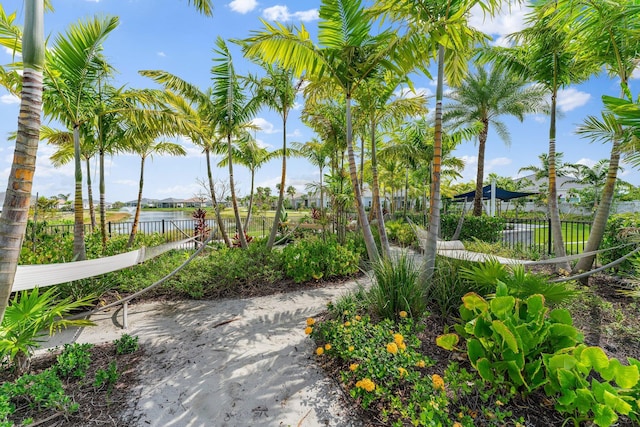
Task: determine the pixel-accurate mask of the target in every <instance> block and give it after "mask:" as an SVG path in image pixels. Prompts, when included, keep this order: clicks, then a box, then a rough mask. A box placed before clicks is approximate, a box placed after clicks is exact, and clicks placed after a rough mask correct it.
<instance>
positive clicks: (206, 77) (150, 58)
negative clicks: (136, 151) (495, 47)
mask: <svg viewBox="0 0 640 427" xmlns="http://www.w3.org/2000/svg"><path fill="white" fill-rule="evenodd" d="M4 3H5V8H6V9H7V11H13V10H17V12H18V22H22V21H23V19H22V1H19V2H4ZM7 3H9V4H8V5H7ZM15 3H18V5H17V6H16V5H15ZM52 3H53V5H54V7H55V12H53V13H48V14H47V15H46V16H45V31H46V33H47V34H49V35H52V37H53V36H55V34H57V33H59V32H61V31H64V30H65V28H67V26H68V25H69V24H71V23H73V22H76V21H77V20H78V19H85V18H88V17H92V16H94V15H96V14H97V15H117V16H119V17H120V25H119V27H118V28H117V29H116V30H115V31H114V32H113V33H111V35H110V36H109V39H108V40H107V42H106V43H105V46H104V47H105V49H104V54H105V55H106V56H107V57H108V58H109V60H110V61H111V63H112V64H113V65H114V67H115V68H116V69H117V70H118V73H117V74H116V80H115V82H114V84H115V85H124V84H127V85H128V86H130V87H137V88H144V87H153V86H154V85H153V83H152V82H151V81H150V80H149V79H147V78H145V77H142V76H140V75H139V74H138V73H137V72H138V70H142V69H161V70H166V71H169V72H172V73H174V74H176V75H178V76H180V77H181V78H183V79H185V80H187V81H189V82H191V83H194V84H196V85H198V86H200V87H201V88H203V89H204V88H206V87H207V86H209V85H210V83H211V74H210V69H211V65H212V58H213V56H214V54H213V47H214V42H215V39H216V37H217V36H222V37H223V38H226V39H228V38H243V37H246V36H248V35H249V32H250V31H252V30H259V29H260V28H261V27H262V26H261V24H260V21H259V19H260V18H262V19H265V20H268V21H274V20H275V21H279V22H287V23H294V24H299V23H300V22H303V23H304V24H305V26H307V27H308V29H309V30H311V32H312V34H314V33H315V28H316V27H317V22H318V20H317V9H318V7H319V3H320V2H319V0H286V1H285V0H260V1H257V0H233V1H230V2H229V1H228V0H225V1H218V0H216V1H214V3H215V10H214V16H213V17H205V16H201V15H199V14H198V13H197V12H196V11H195V10H194V9H193V8H192V7H190V6H188V4H187V1H186V0H57V1H56V0H53V1H52ZM11 7H16V8H17V9H11ZM523 16H524V11H523V10H521V9H512V10H511V11H505V13H503V14H502V15H501V16H499V17H496V18H495V19H494V20H492V21H489V22H486V21H483V20H482V18H481V17H480V16H474V17H473V21H472V22H474V25H476V26H477V27H478V28H479V29H481V30H483V31H485V32H487V33H489V34H492V35H493V36H494V38H495V43H501V42H502V37H503V36H504V35H505V34H508V33H511V32H514V31H518V30H519V29H521V28H522V20H523V19H522V18H523ZM234 53H235V54H234V61H235V62H236V70H237V72H238V73H239V74H243V73H245V72H246V71H247V70H248V69H249V68H250V67H251V70H252V71H255V67H253V66H251V65H249V64H248V63H247V62H246V61H244V60H243V58H242V57H241V55H240V53H239V52H238V51H237V49H236V50H235V51H234ZM10 61H11V55H10V53H9V52H6V51H5V50H0V63H3V64H5V63H8V62H10ZM631 84H632V92H633V93H636V92H637V88H636V87H634V86H635V85H637V83H636V80H633V81H632V82H631ZM415 86H416V87H418V88H420V89H422V90H424V91H425V92H426V93H427V94H433V93H434V92H435V85H434V83H433V82H432V81H429V80H427V79H426V78H420V79H417V80H416V81H415ZM618 93H619V85H618V82H617V81H616V80H614V79H610V78H608V77H607V76H606V75H603V76H600V77H597V78H592V79H591V80H589V81H588V82H585V83H583V84H578V85H572V86H570V87H567V88H565V89H564V90H563V91H562V92H561V94H560V96H559V106H560V108H561V110H562V111H563V117H562V118H561V119H560V120H559V122H558V134H557V150H558V151H561V152H564V160H565V161H567V162H571V163H584V164H587V165H592V164H594V163H595V162H597V161H598V160H600V159H602V158H608V157H609V149H610V147H609V146H608V145H602V144H600V143H590V142H588V141H586V140H583V139H581V138H579V137H578V136H576V135H575V134H574V130H575V128H576V126H577V125H578V124H579V123H581V122H582V121H583V120H584V118H585V117H587V116H588V115H598V114H599V112H600V110H601V106H602V102H601V96H602V94H609V95H618ZM429 107H430V108H433V99H430V101H429ZM17 115H18V100H17V99H16V98H15V97H12V96H11V95H8V94H7V93H6V92H1V91H0V191H4V189H5V188H6V180H7V176H8V174H9V170H10V165H11V159H12V156H13V143H12V142H11V141H9V140H8V138H7V136H8V134H9V133H10V132H12V131H14V130H15V128H16V124H17ZM298 115H299V110H296V111H294V112H293V113H292V115H291V118H290V122H289V124H288V132H289V135H288V139H289V141H299V142H305V141H308V140H310V139H311V138H312V137H313V132H311V131H310V130H309V129H308V128H306V127H305V126H304V125H303V124H302V123H300V121H299V120H298ZM504 121H505V122H506V123H507V125H508V128H509V131H510V133H511V139H512V143H511V145H510V146H509V147H507V146H505V144H504V143H503V142H502V141H501V140H500V139H499V138H498V136H497V135H496V134H495V133H490V134H489V139H488V141H487V152H486V162H485V174H489V173H491V172H495V173H497V174H499V175H501V176H512V177H515V176H516V175H517V173H518V169H520V168H521V167H523V166H527V165H531V164H536V165H537V164H538V163H539V161H538V155H539V154H541V153H542V152H545V151H546V150H547V145H548V128H549V119H548V118H547V117H544V116H531V117H528V118H527V119H526V120H525V121H524V122H523V123H520V122H518V121H517V120H510V119H505V120H504ZM45 122H46V121H45ZM255 122H256V123H257V124H258V125H260V126H261V128H262V130H260V131H257V133H256V137H257V138H258V140H260V141H261V143H262V144H264V145H265V146H267V147H272V148H276V147H279V146H280V145H281V141H282V124H281V123H280V120H279V118H278V116H277V115H275V114H274V113H272V112H270V111H268V110H266V109H265V110H263V111H261V112H260V113H259V114H258V116H257V118H256V119H255ZM178 142H180V143H181V144H183V145H184V146H185V148H186V149H187V151H188V155H187V156H186V157H183V158H178V157H154V158H153V160H151V161H147V163H146V164H145V187H144V197H148V198H159V199H162V198H167V197H178V198H188V197H193V196H194V195H195V194H197V193H200V192H203V191H204V189H203V188H202V187H201V186H200V184H199V183H198V181H199V180H202V179H204V178H205V177H206V164H205V160H204V157H203V156H202V154H201V153H200V150H199V149H198V148H197V147H194V146H193V145H192V144H190V143H189V141H187V140H183V139H180V140H178ZM51 153H52V149H51V148H50V147H48V146H47V145H46V144H44V143H43V144H41V146H40V148H39V150H38V161H37V166H36V174H35V180H34V186H33V192H34V194H35V193H36V192H38V193H39V194H40V195H44V196H51V195H57V194H59V193H64V194H67V193H73V167H72V165H67V166H64V167H61V168H54V167H53V166H52V165H51V163H50V161H49V160H48V157H49V156H50V155H51ZM455 155H456V156H458V157H460V158H462V159H463V160H464V161H465V162H466V165H467V166H466V168H465V171H464V173H463V175H464V176H463V179H462V180H461V181H463V182H466V181H470V180H473V179H474V178H475V171H476V167H477V164H476V156H477V147H476V145H475V143H474V141H467V142H464V143H463V144H461V145H460V147H459V148H458V149H457V150H456V152H455ZM139 163H140V162H139V158H137V157H135V156H131V155H118V156H115V157H113V158H110V159H108V161H107V165H106V175H107V184H106V191H107V200H108V201H118V200H120V201H128V200H133V199H135V197H136V195H137V186H138V179H139V170H140V164H139ZM235 172H236V182H237V185H238V187H239V192H240V194H247V193H248V191H249V185H250V175H249V173H248V171H247V170H245V169H244V168H243V167H241V166H237V167H236V170H235ZM279 174H280V162H279V161H277V160H274V161H272V162H271V163H269V164H267V165H266V166H265V167H263V168H262V169H260V170H259V171H258V173H257V174H256V186H269V187H271V188H273V189H274V190H275V184H276V183H278V182H279V181H280V178H279ZM214 175H215V177H216V178H219V179H222V180H226V176H227V172H226V169H218V170H216V171H215V174H214ZM621 177H622V179H625V180H627V181H629V182H631V183H632V184H634V185H640V173H638V171H636V170H634V169H633V168H631V167H630V166H626V167H625V170H624V172H623V173H622V174H621ZM92 179H93V181H94V183H95V186H94V192H95V193H96V194H97V190H98V187H97V181H98V177H97V170H96V169H95V168H94V173H93V174H92ZM317 180H318V171H317V170H316V168H315V167H312V166H311V165H309V164H308V163H307V162H306V161H304V160H302V159H290V160H289V163H288V174H287V185H294V186H295V187H296V188H297V189H298V190H299V191H301V192H305V189H304V186H305V184H306V183H308V182H311V181H317ZM84 197H85V198H86V191H85V194H84Z"/></svg>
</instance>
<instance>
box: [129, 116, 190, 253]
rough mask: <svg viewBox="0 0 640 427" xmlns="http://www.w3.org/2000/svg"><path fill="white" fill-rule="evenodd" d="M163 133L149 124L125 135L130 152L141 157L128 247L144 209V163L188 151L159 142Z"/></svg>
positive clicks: (182, 154)
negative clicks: (142, 208) (157, 157)
mask: <svg viewBox="0 0 640 427" xmlns="http://www.w3.org/2000/svg"><path fill="white" fill-rule="evenodd" d="M160 133H161V132H159V131H158V129H154V128H153V127H152V126H149V125H148V124H144V123H142V124H138V125H137V126H132V127H130V128H129V129H127V132H125V134H124V140H125V141H127V143H128V144H127V145H128V147H129V150H130V151H132V152H134V153H136V154H137V155H139V156H140V180H139V181H138V201H137V203H136V212H135V215H134V217H133V224H132V225H131V232H130V233H129V241H128V242H127V247H128V248H129V247H131V245H133V242H134V240H135V237H136V233H137V231H138V222H139V221H140V210H141V207H142V188H143V186H144V163H145V160H147V158H153V156H154V155H162V154H169V155H171V156H185V155H186V154H187V152H186V150H185V149H184V147H182V145H180V144H176V143H174V142H167V141H158V140H157V138H158V137H159V136H160V135H159V134H160Z"/></svg>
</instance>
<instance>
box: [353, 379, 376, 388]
mask: <svg viewBox="0 0 640 427" xmlns="http://www.w3.org/2000/svg"><path fill="white" fill-rule="evenodd" d="M356 387H358V388H362V389H364V390H366V391H373V390H375V389H376V384H375V383H374V382H373V381H371V380H370V379H369V378H364V379H361V380H360V381H358V382H356Z"/></svg>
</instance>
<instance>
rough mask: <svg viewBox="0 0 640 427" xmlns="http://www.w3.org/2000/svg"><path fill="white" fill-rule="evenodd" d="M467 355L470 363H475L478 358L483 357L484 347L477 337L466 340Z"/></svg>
mask: <svg viewBox="0 0 640 427" xmlns="http://www.w3.org/2000/svg"><path fill="white" fill-rule="evenodd" d="M467 355H468V356H469V361H470V362H471V364H472V365H474V366H475V365H476V364H477V362H478V359H480V358H482V357H485V352H484V348H483V347H482V343H481V342H480V341H478V340H477V339H470V340H468V341H467ZM476 369H477V368H476Z"/></svg>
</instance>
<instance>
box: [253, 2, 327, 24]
mask: <svg viewBox="0 0 640 427" xmlns="http://www.w3.org/2000/svg"><path fill="white" fill-rule="evenodd" d="M262 16H264V18H265V19H267V20H268V21H294V20H295V21H303V22H306V21H315V20H317V19H318V18H319V15H318V9H309V10H303V11H298V12H293V13H291V12H289V8H288V7H287V6H283V5H276V6H272V7H268V8H266V9H264V10H263V11H262Z"/></svg>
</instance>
